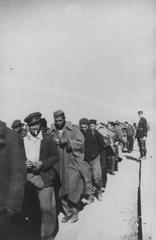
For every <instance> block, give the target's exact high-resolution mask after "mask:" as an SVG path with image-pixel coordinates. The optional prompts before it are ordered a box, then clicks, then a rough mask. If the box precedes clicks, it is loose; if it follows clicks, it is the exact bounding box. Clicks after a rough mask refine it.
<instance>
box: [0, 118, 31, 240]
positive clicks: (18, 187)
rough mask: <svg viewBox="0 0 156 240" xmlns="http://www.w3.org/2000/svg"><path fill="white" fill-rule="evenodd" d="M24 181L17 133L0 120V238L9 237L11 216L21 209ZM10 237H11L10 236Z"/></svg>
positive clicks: (24, 174)
mask: <svg viewBox="0 0 156 240" xmlns="http://www.w3.org/2000/svg"><path fill="white" fill-rule="evenodd" d="M25 181H26V166H25V157H24V151H23V152H22V151H21V148H20V147H19V140H18V135H17V134H16V133H15V132H14V131H12V130H11V129H9V128H7V127H6V124H5V123H3V122H1V121H0V239H1V240H2V239H6V238H7V239H9V237H8V236H7V237H6V234H8V233H9V222H10V220H11V216H14V215H15V214H16V213H18V212H20V211H21V206H22V202H23V197H24V185H25ZM10 239H12V238H10Z"/></svg>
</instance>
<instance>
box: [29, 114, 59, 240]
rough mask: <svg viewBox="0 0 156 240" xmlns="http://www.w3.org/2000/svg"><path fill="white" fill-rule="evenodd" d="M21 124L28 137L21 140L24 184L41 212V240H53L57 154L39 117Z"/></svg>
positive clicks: (39, 115) (31, 118) (54, 232)
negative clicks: (31, 189)
mask: <svg viewBox="0 0 156 240" xmlns="http://www.w3.org/2000/svg"><path fill="white" fill-rule="evenodd" d="M24 121H25V122H26V123H27V125H28V127H29V133H28V134H27V136H26V137H24V146H25V154H26V159H27V161H26V166H27V181H28V182H29V183H31V184H32V185H33V186H34V187H35V189H36V191H37V193H38V198H39V202H40V210H41V240H42V239H44V240H52V239H54V236H55V234H56V229H57V228H58V226H57V223H58V220H57V212H56V202H55V192H54V185H55V180H56V170H54V166H55V165H56V164H57V163H58V150H57V146H56V143H55V141H54V140H53V139H51V138H49V137H48V136H46V135H44V136H43V135H42V132H41V113H40V112H35V113H31V114H29V115H28V116H27V117H26V118H25V119H24Z"/></svg>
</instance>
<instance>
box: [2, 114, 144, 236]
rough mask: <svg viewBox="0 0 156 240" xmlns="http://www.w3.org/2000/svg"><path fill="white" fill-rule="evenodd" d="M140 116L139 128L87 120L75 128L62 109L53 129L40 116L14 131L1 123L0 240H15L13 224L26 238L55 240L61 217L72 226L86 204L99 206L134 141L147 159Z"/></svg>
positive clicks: (17, 123) (33, 116)
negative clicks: (124, 152)
mask: <svg viewBox="0 0 156 240" xmlns="http://www.w3.org/2000/svg"><path fill="white" fill-rule="evenodd" d="M138 115H139V118H140V120H139V123H138V124H137V126H136V125H135V124H133V125H132V124H130V123H128V122H127V121H126V122H124V123H121V122H119V121H115V122H112V121H109V122H108V123H106V124H105V123H102V122H100V123H99V124H97V121H96V120H95V119H90V120H88V119H87V118H81V119H80V120H79V124H78V125H74V124H72V123H71V122H70V121H67V120H66V116H65V113H64V112H63V111H62V110H58V111H55V112H54V113H53V117H54V122H53V124H52V125H51V127H50V128H48V126H47V121H46V119H45V118H43V117H42V114H41V113H40V112H34V113H31V114H29V115H28V116H27V117H26V118H25V119H24V123H22V122H21V121H20V120H15V121H14V122H13V123H12V126H11V128H12V129H10V128H8V127H7V126H6V124H5V123H3V122H1V121H0V239H14V238H13V236H7V237H6V235H8V233H9V231H8V229H9V227H10V226H11V225H12V222H13V221H12V219H14V221H15V222H17V223H18V224H21V226H24V228H21V229H24V231H25V233H24V234H30V233H31V234H32V232H33V230H36V229H37V231H36V234H38V239H39V238H40V239H41V240H43V239H44V240H52V239H54V238H55V236H56V234H57V232H58V229H59V222H58V215H59V213H60V212H62V213H63V215H64V217H63V218H62V222H64V223H65V222H67V221H70V222H71V223H74V222H76V221H78V220H79V211H80V210H82V209H83V208H84V207H85V205H86V204H91V203H92V202H94V200H95V198H96V199H97V200H98V201H101V200H102V198H103V195H104V192H105V188H106V185H107V174H111V175H115V174H116V172H117V171H118V163H119V162H120V161H122V159H123V155H122V153H123V151H128V152H129V153H131V152H132V151H133V144H134V139H135V138H136V139H137V141H138V146H139V151H140V157H139V159H140V160H141V159H145V158H146V137H147V131H148V124H147V121H146V119H145V118H144V117H143V112H142V111H139V112H138ZM19 219H20V220H19ZM25 226H26V227H25ZM21 231H22V230H21ZM9 237H10V238H9ZM15 239H16V238H15Z"/></svg>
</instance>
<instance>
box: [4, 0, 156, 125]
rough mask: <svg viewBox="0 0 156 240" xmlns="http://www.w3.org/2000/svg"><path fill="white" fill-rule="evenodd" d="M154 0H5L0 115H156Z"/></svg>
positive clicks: (103, 117)
mask: <svg viewBox="0 0 156 240" xmlns="http://www.w3.org/2000/svg"><path fill="white" fill-rule="evenodd" d="M154 2H155V1H153V0H118V1H117V0H109V1H108V0H96V1H95V0H94V1H93V0H73V1H72V0H27V1H25V0H0V36H1V37H0V83H1V87H0V114H1V116H0V119H1V120H4V121H6V122H7V123H8V125H10V124H11V122H12V121H13V120H15V119H18V118H20V119H21V120H23V118H24V117H25V116H26V115H28V114H29V113H31V112H33V111H41V112H42V113H43V115H44V116H45V117H46V118H47V119H48V122H49V123H51V122H52V121H53V117H52V114H53V111H55V110H57V109H63V110H64V111H65V112H66V115H67V118H68V119H70V120H72V121H73V122H75V123H77V121H78V120H79V119H80V118H82V117H88V118H97V119H98V121H107V120H115V119H119V120H123V121H125V120H133V121H134V119H136V116H137V114H136V112H137V110H144V112H145V115H146V116H147V117H148V119H149V121H151V119H153V115H154V111H155V110H154V109H155V108H154V107H155V106H154V95H155V90H156V88H155V81H156V80H155V75H156V68H155V62H156V56H155V46H156V44H155V39H156V35H155V32H156V31H155V30H156V28H155V27H156V5H155V4H154Z"/></svg>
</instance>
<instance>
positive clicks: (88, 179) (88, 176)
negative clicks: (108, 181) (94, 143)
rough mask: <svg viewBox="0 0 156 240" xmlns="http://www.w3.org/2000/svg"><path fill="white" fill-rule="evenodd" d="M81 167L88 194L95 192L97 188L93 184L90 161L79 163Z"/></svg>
mask: <svg viewBox="0 0 156 240" xmlns="http://www.w3.org/2000/svg"><path fill="white" fill-rule="evenodd" d="M79 167H80V171H81V174H82V176H83V180H84V183H85V194H86V195H92V194H94V193H95V188H94V186H93V181H92V173H91V169H90V165H89V164H88V162H86V161H83V162H82V163H81V164H79Z"/></svg>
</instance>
